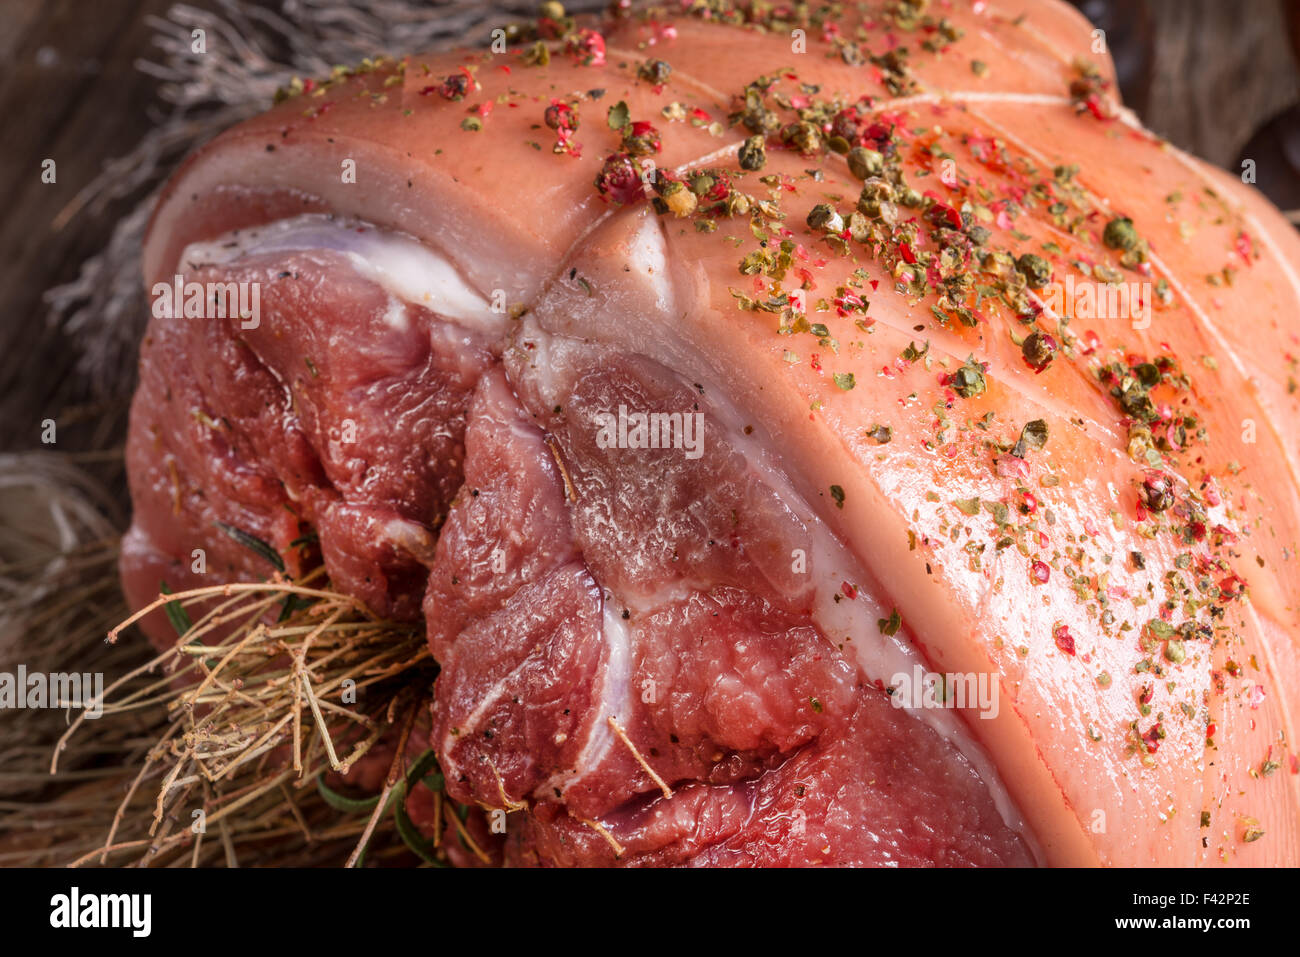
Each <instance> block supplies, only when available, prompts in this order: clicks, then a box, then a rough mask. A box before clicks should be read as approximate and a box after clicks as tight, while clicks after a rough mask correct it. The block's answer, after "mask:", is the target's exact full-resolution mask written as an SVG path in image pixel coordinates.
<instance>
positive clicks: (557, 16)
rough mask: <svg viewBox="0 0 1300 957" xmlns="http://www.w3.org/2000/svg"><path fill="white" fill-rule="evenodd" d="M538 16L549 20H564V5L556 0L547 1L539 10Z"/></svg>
mask: <svg viewBox="0 0 1300 957" xmlns="http://www.w3.org/2000/svg"><path fill="white" fill-rule="evenodd" d="M537 15H538V16H539V17H543V18H544V19H547V20H563V19H564V4H562V3H556V2H555V0H547V2H546V3H543V4H542V5H541V6H540V7H538V9H537Z"/></svg>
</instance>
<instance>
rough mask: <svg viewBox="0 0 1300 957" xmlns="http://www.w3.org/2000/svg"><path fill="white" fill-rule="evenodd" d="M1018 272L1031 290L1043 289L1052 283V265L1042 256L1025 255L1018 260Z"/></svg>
mask: <svg viewBox="0 0 1300 957" xmlns="http://www.w3.org/2000/svg"><path fill="white" fill-rule="evenodd" d="M1016 270H1017V271H1018V272H1020V274H1021V275H1023V276H1024V277H1025V282H1026V283H1028V284H1029V288H1030V289H1042V288H1043V287H1044V286H1046V285H1047V284H1048V283H1049V282H1051V281H1052V265H1051V263H1049V262H1048V261H1047V260H1046V259H1044V258H1043V257H1042V256H1035V255H1034V254H1033V253H1025V254H1024V255H1023V256H1021V257H1020V258H1019V259H1017V260H1016Z"/></svg>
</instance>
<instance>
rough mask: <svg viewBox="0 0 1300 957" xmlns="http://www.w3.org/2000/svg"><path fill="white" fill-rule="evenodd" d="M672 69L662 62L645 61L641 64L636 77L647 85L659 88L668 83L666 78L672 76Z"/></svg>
mask: <svg viewBox="0 0 1300 957" xmlns="http://www.w3.org/2000/svg"><path fill="white" fill-rule="evenodd" d="M672 72H673V68H672V67H671V66H669V65H668V63H667V62H666V61H664V60H646V61H645V62H644V63H642V64H641V67H640V69H638V70H637V71H636V75H637V76H639V77H640V78H641V79H643V80H645V81H646V82H647V83H653V84H654V85H655V86H659V85H661V84H663V83H667V82H668V77H670V76H671V75H672Z"/></svg>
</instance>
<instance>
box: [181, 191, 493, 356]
mask: <svg viewBox="0 0 1300 957" xmlns="http://www.w3.org/2000/svg"><path fill="white" fill-rule="evenodd" d="M322 249H324V250H331V251H333V252H337V253H342V254H343V255H345V256H347V257H348V259H349V260H351V262H352V265H353V267H354V268H355V269H356V271H357V272H358V273H359V274H360V275H362V276H364V277H365V278H367V279H369V280H371V281H372V282H375V283H377V284H379V285H380V286H382V287H383V288H384V289H385V290H386V291H387V292H388V293H389V294H390V295H392V296H393V297H395V298H396V299H397V300H401V301H404V302H412V303H416V304H418V305H421V306H424V307H426V308H428V309H430V310H432V311H434V312H436V313H437V314H438V315H439V316H442V317H443V318H445V319H451V320H454V321H456V322H459V323H462V324H464V325H466V326H469V327H471V328H474V329H478V330H480V331H482V332H487V333H499V332H501V331H502V330H503V329H504V328H505V325H506V321H507V318H506V316H505V314H504V313H503V312H493V311H492V308H491V304H490V303H489V302H488V300H487V299H486V298H484V297H483V296H482V295H480V294H479V292H478V291H477V290H475V289H473V288H472V287H471V286H470V285H469V284H468V283H467V282H466V281H465V280H464V278H462V276H461V274H460V272H459V271H458V270H457V269H456V267H455V266H454V265H452V263H451V262H450V261H448V260H447V259H446V258H445V257H443V256H440V255H438V254H437V253H435V252H434V251H433V250H431V249H430V248H429V247H427V246H425V245H424V244H423V243H421V242H420V241H419V240H417V239H415V238H414V237H413V236H408V235H406V234H404V233H397V232H391V231H388V230H383V229H377V228H375V227H373V226H369V225H366V224H365V223H360V222H357V221H354V220H346V219H338V218H335V217H329V216H325V215H323V214H321V213H307V214H304V215H302V216H294V217H292V218H290V219H281V220H277V221H276V222H273V223H269V224H268V225H266V226H258V227H256V228H253V229H238V230H235V231H234V232H231V233H227V234H226V235H224V236H220V237H218V238H216V239H213V240H209V241H207V242H199V243H191V244H190V245H189V246H187V247H186V248H185V251H184V252H183V253H182V254H181V260H180V261H181V265H182V267H183V268H192V267H195V266H203V265H222V264H226V263H231V262H234V261H235V260H238V259H242V258H244V257H246V256H256V255H262V254H265V253H280V252H310V251H312V250H322ZM405 312H406V310H405V307H404V306H402V303H401V302H398V303H397V304H396V307H394V306H392V305H390V307H389V310H388V312H387V314H386V316H385V319H386V321H388V322H389V324H390V325H392V326H393V327H394V328H398V329H401V328H404V324H405V322H406V321H407V317H406V314H405Z"/></svg>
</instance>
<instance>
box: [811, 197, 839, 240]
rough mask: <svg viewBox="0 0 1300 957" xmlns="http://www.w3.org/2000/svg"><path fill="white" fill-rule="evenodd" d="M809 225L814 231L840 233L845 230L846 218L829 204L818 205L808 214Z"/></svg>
mask: <svg viewBox="0 0 1300 957" xmlns="http://www.w3.org/2000/svg"><path fill="white" fill-rule="evenodd" d="M808 225H809V226H811V227H812V228H813V229H823V230H826V231H827V232H831V233H838V232H840V231H841V230H843V229H844V217H843V216H841V215H840V214H839V213H837V212H836V211H835V210H834V209H833V208H832V207H830V206H828V205H827V204H825V203H818V204H817V205H816V206H814V207H813V208H812V210H810V211H809V213H808Z"/></svg>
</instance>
